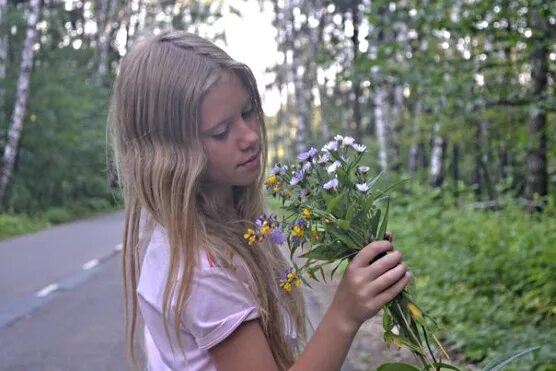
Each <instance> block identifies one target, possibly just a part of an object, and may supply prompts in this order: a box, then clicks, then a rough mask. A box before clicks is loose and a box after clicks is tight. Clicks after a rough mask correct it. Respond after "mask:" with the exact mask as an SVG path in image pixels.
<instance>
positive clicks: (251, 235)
mask: <svg viewBox="0 0 556 371" xmlns="http://www.w3.org/2000/svg"><path fill="white" fill-rule="evenodd" d="M243 238H245V240H246V241H247V244H248V245H249V246H253V245H254V244H255V243H256V242H257V234H256V233H255V230H254V229H252V228H249V229H247V232H245V234H244V235H243ZM259 240H260V239H259Z"/></svg>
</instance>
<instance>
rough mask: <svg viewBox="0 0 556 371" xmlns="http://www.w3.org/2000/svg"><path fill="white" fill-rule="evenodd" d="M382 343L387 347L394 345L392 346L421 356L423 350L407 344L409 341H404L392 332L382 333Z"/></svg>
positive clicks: (409, 343)
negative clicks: (406, 349)
mask: <svg viewBox="0 0 556 371" xmlns="http://www.w3.org/2000/svg"><path fill="white" fill-rule="evenodd" d="M384 342H385V343H386V344H388V345H390V344H394V345H397V346H399V347H406V348H409V350H411V351H412V352H415V353H417V354H423V350H422V349H421V348H420V347H418V346H417V345H415V344H413V343H411V342H409V340H407V339H404V338H403V337H401V336H399V335H396V334H394V333H392V332H386V333H384Z"/></svg>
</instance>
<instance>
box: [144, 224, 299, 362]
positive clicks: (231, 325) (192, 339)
mask: <svg viewBox="0 0 556 371" xmlns="http://www.w3.org/2000/svg"><path fill="white" fill-rule="evenodd" d="M168 265H169V244H168V241H167V239H166V236H165V234H164V232H163V230H162V229H161V228H157V229H155V231H154V233H153V236H152V238H151V241H150V243H149V245H148V247H147V251H146V253H145V257H144V258H143V263H142V268H141V275H140V277H139V282H138V287H137V294H138V301H139V309H140V311H141V314H142V316H143V319H144V321H145V329H144V331H145V349H146V353H147V363H148V369H149V371H166V370H193V371H197V370H208V371H211V370H215V371H216V367H215V365H214V363H213V361H212V359H211V358H210V355H209V353H208V350H209V349H210V348H212V347H213V346H215V345H217V344H218V343H220V342H221V341H223V340H224V339H225V338H226V337H228V336H229V335H230V334H231V333H232V332H233V331H234V330H235V329H236V328H238V327H239V325H240V324H241V323H242V322H244V321H249V320H252V319H255V318H258V317H259V312H258V309H257V306H256V303H255V302H254V300H253V299H252V298H251V297H250V295H248V294H246V292H245V290H243V289H242V287H241V286H240V285H244V287H247V282H243V281H240V280H239V279H238V278H237V277H236V275H233V274H231V272H229V271H228V270H227V269H225V268H221V267H219V266H217V264H216V263H215V261H214V259H212V258H211V256H210V255H207V254H204V253H203V255H202V256H201V259H200V267H199V268H197V269H196V270H195V272H194V273H193V277H192V282H191V285H192V286H191V289H190V296H189V298H188V300H187V302H186V307H185V309H184V311H183V312H182V313H183V314H182V318H181V323H180V334H181V338H182V341H183V346H184V348H185V349H184V352H183V353H185V358H184V355H183V353H182V352H181V351H180V350H179V349H177V347H178V343H177V340H175V335H174V331H175V330H174V326H173V323H172V322H171V321H169V322H168V330H169V332H170V336H171V338H172V339H173V342H172V346H173V349H172V347H171V346H170V342H169V340H168V337H167V334H166V332H165V330H164V324H163V317H162V301H163V295H164V288H165V285H166V275H167V272H168ZM170 316H171V317H172V314H171V315H170ZM170 319H171V318H170ZM284 319H285V324H286V334H287V336H288V337H289V338H290V341H294V340H295V339H296V337H297V335H296V333H295V329H294V327H293V325H292V323H291V321H289V318H288V317H287V316H285V317H284Z"/></svg>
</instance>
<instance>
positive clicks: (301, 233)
mask: <svg viewBox="0 0 556 371" xmlns="http://www.w3.org/2000/svg"><path fill="white" fill-rule="evenodd" d="M293 233H294V234H295V235H296V237H298V238H301V237H303V236H305V229H303V228H301V227H300V226H298V225H296V226H294V227H293Z"/></svg>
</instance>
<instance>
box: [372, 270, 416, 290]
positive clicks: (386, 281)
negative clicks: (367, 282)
mask: <svg viewBox="0 0 556 371" xmlns="http://www.w3.org/2000/svg"><path fill="white" fill-rule="evenodd" d="M406 272H407V269H406V267H405V264H404V263H399V264H397V265H396V266H394V267H393V268H392V269H390V270H388V271H387V272H385V273H384V274H382V275H380V276H379V277H378V278H376V279H375V280H374V281H373V283H372V290H373V291H374V293H375V294H380V293H381V292H383V291H385V290H386V289H388V288H389V287H390V286H392V285H394V284H395V283H396V282H398V281H399V280H401V279H402V278H403V277H404V275H405V273H406Z"/></svg>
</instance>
